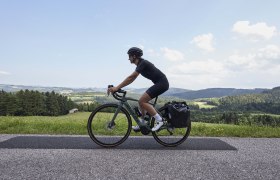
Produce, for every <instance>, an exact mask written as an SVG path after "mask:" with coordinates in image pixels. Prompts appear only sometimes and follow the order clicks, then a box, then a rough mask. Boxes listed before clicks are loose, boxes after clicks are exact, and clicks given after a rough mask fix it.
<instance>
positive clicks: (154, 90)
mask: <svg viewBox="0 0 280 180" xmlns="http://www.w3.org/2000/svg"><path fill="white" fill-rule="evenodd" d="M168 89H169V82H168V80H167V78H162V79H161V80H159V81H158V82H157V83H155V84H154V85H153V86H152V87H150V88H149V89H148V90H147V91H146V93H147V94H148V95H149V96H150V98H151V99H153V98H155V97H157V96H159V95H161V94H163V93H164V92H165V91H167V90H168Z"/></svg>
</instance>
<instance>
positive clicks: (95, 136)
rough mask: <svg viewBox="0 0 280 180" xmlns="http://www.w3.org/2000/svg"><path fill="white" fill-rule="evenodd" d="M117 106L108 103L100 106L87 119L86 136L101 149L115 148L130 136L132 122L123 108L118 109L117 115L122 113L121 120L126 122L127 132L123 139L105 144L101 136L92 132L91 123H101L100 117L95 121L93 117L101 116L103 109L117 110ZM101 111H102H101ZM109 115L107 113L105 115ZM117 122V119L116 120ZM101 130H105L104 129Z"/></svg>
mask: <svg viewBox="0 0 280 180" xmlns="http://www.w3.org/2000/svg"><path fill="white" fill-rule="evenodd" d="M118 106H119V105H118V104H113V103H110V104H104V105H101V106H99V107H97V108H96V109H95V110H94V111H93V112H92V113H91V115H90V116H89V118H88V123H87V129H88V134H89V136H90V138H91V139H92V140H93V141H94V142H95V143H96V144H98V145H100V146H102V147H115V146H118V145H120V144H121V143H123V142H124V141H125V140H126V139H127V138H128V136H129V135H130V132H131V129H132V122H131V117H130V115H129V113H128V112H127V110H126V109H125V108H124V107H121V109H120V112H119V113H118V115H119V114H120V113H123V115H124V116H123V119H124V121H127V130H126V131H125V135H124V136H123V137H120V139H119V140H117V141H116V142H113V143H107V142H104V141H103V140H102V139H105V138H104V137H102V135H101V136H100V135H98V133H97V134H95V131H93V128H95V127H93V124H92V123H93V121H94V120H95V121H101V120H100V119H101V116H100V117H97V118H96V119H95V117H96V116H97V115H98V114H101V113H103V114H104V113H105V112H106V111H105V112H104V109H105V108H112V109H117V108H118ZM102 110H103V111H102ZM107 114H109V113H107ZM111 115H113V113H111ZM116 120H117V119H116ZM103 130H106V129H105V128H104V129H103ZM116 137H117V136H115V137H114V136H109V137H106V138H107V139H110V138H111V140H113V138H116Z"/></svg>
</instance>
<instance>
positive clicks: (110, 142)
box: [87, 104, 132, 147]
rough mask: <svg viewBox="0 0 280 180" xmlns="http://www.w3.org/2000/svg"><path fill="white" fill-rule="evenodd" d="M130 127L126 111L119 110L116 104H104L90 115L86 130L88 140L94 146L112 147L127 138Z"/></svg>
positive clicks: (129, 119)
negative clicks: (89, 139)
mask: <svg viewBox="0 0 280 180" xmlns="http://www.w3.org/2000/svg"><path fill="white" fill-rule="evenodd" d="M118 111H119V112H118ZM113 119H114V120H113ZM131 126H132V123H131V118H130V115H129V113H128V112H127V110H126V109H124V108H123V107H121V108H119V105H117V104H104V105H101V106H99V107H98V108H96V109H95V110H94V111H93V112H92V113H91V115H90V117H89V119H88V125H87V128H88V134H89V136H90V138H91V139H92V140H93V141H94V142H95V143H96V144H98V145H100V146H103V147H114V146H117V145H120V144H121V143H123V142H124V141H125V140H126V139H127V138H128V136H129V134H130V132H131Z"/></svg>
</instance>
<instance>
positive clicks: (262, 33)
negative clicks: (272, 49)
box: [232, 21, 277, 41]
mask: <svg viewBox="0 0 280 180" xmlns="http://www.w3.org/2000/svg"><path fill="white" fill-rule="evenodd" d="M232 31H233V32H236V33H238V34H240V35H242V36H246V37H248V38H249V39H251V40H253V41H257V40H260V39H266V40H268V39H271V38H272V37H273V36H275V35H276V34H277V29H276V27H275V26H268V25H267V24H266V23H265V22H259V23H256V24H251V25H250V22H249V21H237V22H236V23H235V24H234V25H233V28H232Z"/></svg>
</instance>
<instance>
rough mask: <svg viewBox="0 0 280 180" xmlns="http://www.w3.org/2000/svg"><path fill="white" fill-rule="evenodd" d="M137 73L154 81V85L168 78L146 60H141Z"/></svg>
mask: <svg viewBox="0 0 280 180" xmlns="http://www.w3.org/2000/svg"><path fill="white" fill-rule="evenodd" d="M135 71H137V72H138V73H140V74H141V75H142V76H144V77H145V78H147V79H150V80H151V81H153V83H154V84H155V83H157V82H159V81H160V80H162V79H163V78H166V76H165V74H163V73H162V72H161V71H160V70H159V69H158V68H156V67H155V66H154V65H153V64H152V63H150V62H149V61H147V60H145V59H140V61H139V63H138V65H137V67H136V70H135Z"/></svg>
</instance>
